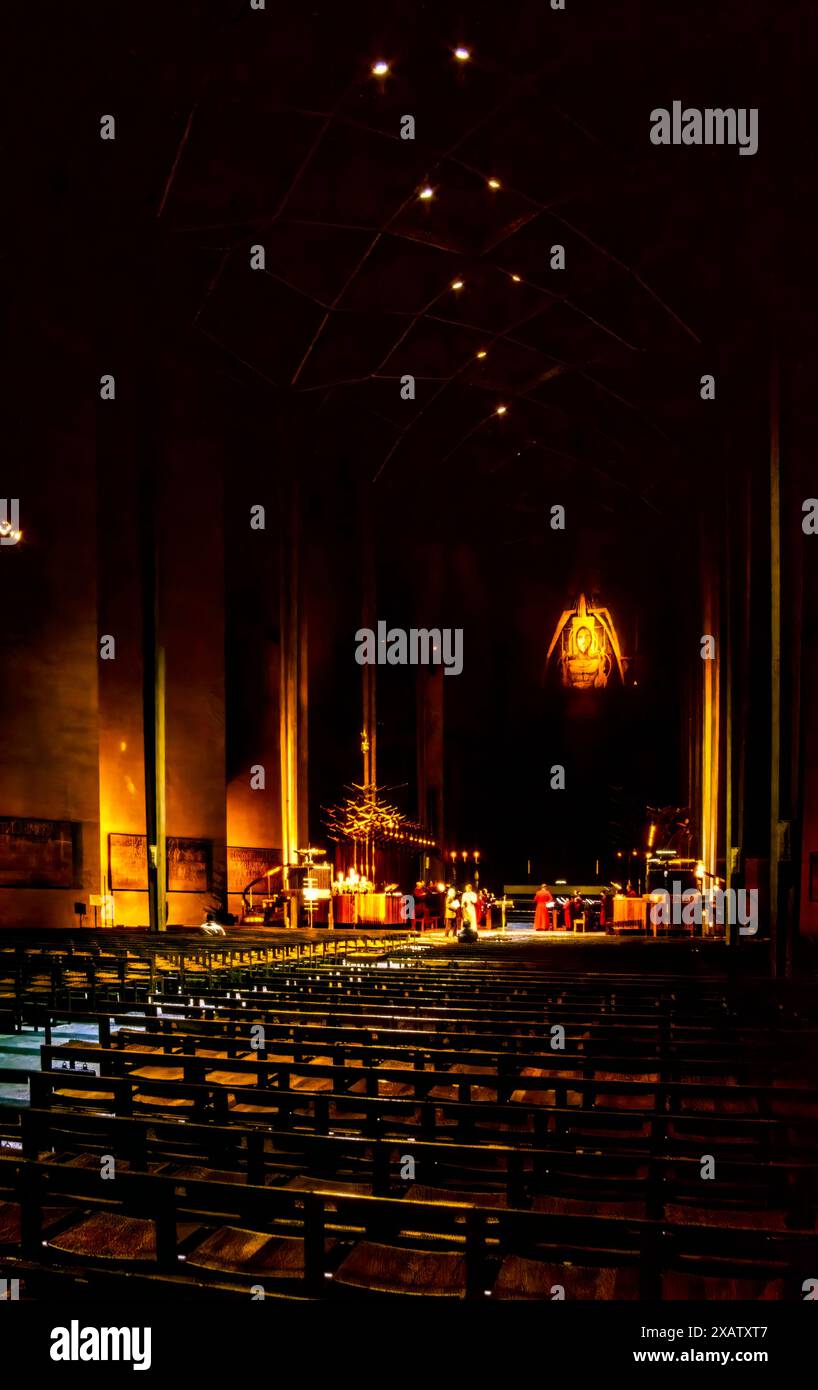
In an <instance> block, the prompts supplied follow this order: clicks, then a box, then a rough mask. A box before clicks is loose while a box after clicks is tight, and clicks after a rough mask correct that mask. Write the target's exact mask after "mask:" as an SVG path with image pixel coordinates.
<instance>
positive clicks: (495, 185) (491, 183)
mask: <svg viewBox="0 0 818 1390" xmlns="http://www.w3.org/2000/svg"><path fill="white" fill-rule="evenodd" d="M499 187H500V180H499V179H489V188H499Z"/></svg>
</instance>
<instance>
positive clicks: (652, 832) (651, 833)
mask: <svg viewBox="0 0 818 1390" xmlns="http://www.w3.org/2000/svg"><path fill="white" fill-rule="evenodd" d="M655 839H656V826H655V824H654V823H653V822H651V825H650V829H649V830H648V849H653V842H654V840H655Z"/></svg>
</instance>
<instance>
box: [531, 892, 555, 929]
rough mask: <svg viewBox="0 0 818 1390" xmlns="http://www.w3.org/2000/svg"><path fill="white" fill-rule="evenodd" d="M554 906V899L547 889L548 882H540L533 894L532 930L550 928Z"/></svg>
mask: <svg viewBox="0 0 818 1390" xmlns="http://www.w3.org/2000/svg"><path fill="white" fill-rule="evenodd" d="M553 907H554V899H553V897H552V895H551V893H550V891H549V888H548V884H547V883H542V884H540V887H539V888H538V890H537V892H536V893H535V894H534V930H535V931H550V930H551V912H552V910H553Z"/></svg>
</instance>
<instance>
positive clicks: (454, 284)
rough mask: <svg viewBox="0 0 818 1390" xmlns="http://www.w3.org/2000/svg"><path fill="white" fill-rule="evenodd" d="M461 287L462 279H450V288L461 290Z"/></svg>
mask: <svg viewBox="0 0 818 1390" xmlns="http://www.w3.org/2000/svg"><path fill="white" fill-rule="evenodd" d="M462 288H463V281H462V280H452V289H453V290H462Z"/></svg>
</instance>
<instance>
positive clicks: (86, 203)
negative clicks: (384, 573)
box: [21, 0, 807, 512]
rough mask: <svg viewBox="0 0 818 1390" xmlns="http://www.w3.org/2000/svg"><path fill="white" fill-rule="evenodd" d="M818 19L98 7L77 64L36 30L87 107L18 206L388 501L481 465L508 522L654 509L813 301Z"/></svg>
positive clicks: (64, 125) (573, 7)
mask: <svg viewBox="0 0 818 1390" xmlns="http://www.w3.org/2000/svg"><path fill="white" fill-rule="evenodd" d="M795 9H796V10H797V9H798V7H795ZM806 22H807V21H806V19H805V17H804V16H803V15H798V14H789V13H788V12H787V11H786V8H785V10H784V13H783V14H782V12H781V9H780V8H779V7H776V8H774V7H772V6H769V7H758V6H756V7H751V6H745V5H739V4H734V3H732V0H730V3H724V4H722V5H713V4H710V3H700V2H699V0H685V2H684V3H681V2H680V3H678V4H675V3H667V4H662V5H660V6H657V5H655V4H650V5H647V4H634V3H624V4H615V5H614V4H607V5H603V4H596V5H591V6H589V5H579V4H577V3H575V0H567V3H566V8H565V10H564V11H560V10H557V11H554V10H552V9H551V8H550V6H549V4H548V3H547V0H511V2H510V3H509V4H508V5H505V6H503V5H497V4H491V5H489V4H487V3H485V4H484V3H477V0H474V3H472V4H470V5H464V6H459V7H458V6H450V5H447V4H437V3H434V4H432V3H429V4H423V3H421V4H416V5H412V6H402V5H401V6H391V5H388V4H384V3H380V4H369V5H366V4H364V5H358V6H355V5H351V6H350V5H346V4H345V5H329V4H325V3H321V4H308V3H307V4H304V5H292V6H287V5H285V6H282V5H280V4H278V3H274V0H268V3H267V6H266V8H265V10H263V11H258V10H251V9H250V7H249V5H247V4H246V3H215V2H214V3H200V4H190V5H185V4H181V5H174V6H167V5H165V4H153V3H148V4H143V3H138V4H137V3H123V4H121V5H118V6H117V7H115V12H111V9H110V7H109V6H97V5H93V4H92V5H89V6H88V7H87V8H85V9H84V10H83V12H82V13H79V14H78V13H77V11H76V7H71V15H70V27H71V49H72V52H73V53H77V50H78V43H77V25H80V26H82V25H84V26H85V33H84V42H83V43H81V44H80V45H79V48H80V49H81V53H82V56H81V57H80V58H79V61H78V62H77V63H76V64H75V65H73V66H72V69H71V71H70V72H68V71H66V70H65V68H64V65H63V63H62V53H63V52H64V44H65V43H67V41H68V30H67V29H64V30H63V29H61V27H60V21H59V19H57V20H56V21H55V24H54V26H52V27H51V29H50V30H49V31H48V32H46V33H45V35H43V34H42V32H41V35H40V47H39V49H38V50H37V55H38V56H37V64H38V70H39V75H40V77H41V78H44V80H45V81H46V83H51V84H52V85H53V88H54V89H55V90H59V91H60V92H61V93H62V99H63V108H62V109H63V118H62V119H61V121H60V122H58V123H57V128H55V120H54V109H53V108H54V103H53V102H52V104H51V113H50V116H49V115H47V114H46V115H41V116H40V117H39V124H38V120H37V118H36V117H35V118H34V120H33V126H32V130H31V135H32V144H35V143H36V142H37V140H38V137H42V136H44V134H45V127H48V135H49V140H48V142H46V145H45V152H44V151H43V149H40V150H39V152H38V158H37V159H36V160H35V161H34V168H35V170H36V171H37V172H33V171H32V168H31V165H30V163H29V164H27V165H26V168H25V170H24V171H22V170H21V184H22V189H21V192H22V197H23V206H24V208H25V206H26V194H27V193H28V196H29V199H30V205H31V215H32V218H33V220H34V222H35V223H36V224H37V226H38V227H39V237H38V234H37V232H36V231H35V233H34V238H33V244H34V246H36V247H39V246H40V245H41V239H42V238H47V235H48V233H47V230H46V229H47V226H48V220H49V217H50V215H51V214H54V215H55V216H58V217H59V222H60V227H61V234H62V239H63V242H64V244H63V246H62V247H61V249H60V250H57V249H56V248H52V250H53V252H54V254H56V255H57V257H58V260H60V264H61V265H62V266H63V269H64V271H65V270H67V269H68V267H69V266H70V267H71V271H72V273H73V275H74V276H75V277H76V278H77V281H78V283H79V284H80V285H81V284H82V283H83V278H84V276H85V275H86V274H87V276H88V277H89V280H91V281H93V282H94V284H95V294H96V295H97V298H98V297H99V283H100V275H99V262H100V258H102V259H103V260H105V258H107V260H108V263H109V265H110V266H111V267H112V268H113V273H114V274H119V275H120V276H121V277H122V279H123V282H127V281H128V280H129V279H130V278H131V277H134V283H138V284H145V283H148V282H149V283H150V284H151V285H152V286H153V290H154V293H155V299H154V308H153V310H152V312H154V313H155V318H156V324H155V329H156V337H157V341H158V342H161V341H164V340H169V339H172V340H175V341H176V342H177V343H178V344H180V345H181V347H182V350H183V351H184V350H188V351H190V352H192V353H194V354H199V355H201V356H203V357H204V360H205V361H206V362H208V363H209V364H210V365H212V366H213V367H214V369H215V370H216V372H217V373H224V374H226V375H227V376H229V377H230V378H232V379H233V380H234V381H235V382H237V383H238V384H239V385H240V388H241V389H242V390H243V391H246V392H247V393H249V395H250V396H252V398H253V399H254V401H256V402H257V406H256V408H258V409H261V410H262V411H263V410H265V409H269V410H270V411H271V412H281V411H282V410H286V409H292V410H293V411H295V412H297V413H300V416H301V418H302V419H305V420H306V421H307V422H308V423H309V426H310V428H311V429H313V430H314V439H315V452H316V456H317V457H318V459H319V461H320V460H321V459H324V460H326V459H327V458H328V457H329V456H330V455H331V453H332V451H333V449H334V448H335V447H346V448H347V449H349V448H350V447H352V446H353V445H354V449H355V451H356V454H357V456H358V458H359V461H360V466H361V469H362V473H363V475H364V476H365V477H366V478H367V479H368V480H370V481H372V482H373V483H375V484H376V486H377V487H378V488H379V489H381V491H382V492H383V491H384V490H386V491H387V492H388V491H389V490H390V489H392V490H394V489H398V490H400V489H402V488H405V487H406V485H407V483H408V484H410V485H411V486H412V487H414V486H415V485H416V484H417V483H418V481H423V480H435V479H437V480H439V479H440V478H442V477H447V478H451V479H453V480H458V479H460V480H469V481H470V483H474V481H475V480H481V481H482V483H483V484H484V485H485V486H486V487H487V488H488V489H489V492H490V494H491V495H494V494H495V493H496V494H497V495H500V494H501V493H502V495H503V497H504V499H505V500H504V505H508V506H511V507H513V506H514V505H519V504H520V499H521V498H522V499H524V498H525V497H527V496H529V495H532V490H533V494H534V495H537V494H538V491H539V490H540V489H541V487H542V486H543V485H546V484H547V486H551V485H552V484H553V481H554V480H555V479H559V480H561V481H563V482H564V483H565V484H566V486H568V485H570V486H571V487H573V488H575V489H577V490H578V491H579V493H582V492H584V491H587V490H588V489H589V488H593V489H594V490H595V494H596V495H597V496H598V497H599V498H600V499H601V501H602V504H603V505H604V506H607V507H615V508H620V507H624V508H625V509H629V508H632V507H634V506H635V507H636V508H637V509H640V508H643V507H647V508H648V509H650V510H651V511H653V512H657V511H658V512H661V511H662V510H663V509H665V508H666V507H667V506H668V505H669V503H670V502H671V501H675V500H677V499H678V489H679V487H680V486H685V485H686V483H687V481H688V480H689V479H690V478H691V477H692V478H694V479H695V478H696V477H697V475H698V473H699V470H701V469H702V468H704V469H705V470H706V469H707V468H709V467H710V466H711V463H712V460H713V458H714V457H717V456H718V454H719V451H720V450H721V449H722V448H723V444H724V435H725V431H728V432H732V433H733V435H735V428H736V425H735V422H736V419H737V418H738V417H740V416H741V413H742V411H743V410H744V409H745V407H746V405H747V403H748V397H752V396H753V395H754V391H755V383H754V382H753V383H750V381H749V380H748V373H749V374H750V375H751V376H752V374H753V373H754V372H755V370H756V369H757V370H758V372H759V379H760V380H763V376H764V372H765V370H766V367H765V364H764V362H763V361H761V360H760V358H761V357H763V354H764V350H765V349H764V344H765V342H766V341H767V338H768V336H769V335H768V329H769V323H770V321H773V322H775V323H776V324H777V325H780V326H783V327H785V328H786V324H787V321H788V318H790V317H791V316H793V315H795V316H797V314H798V312H799V302H800V297H801V287H800V284H799V278H798V273H797V270H796V267H797V265H798V263H799V254H800V248H799V247H798V246H797V245H793V242H792V239H791V234H790V233H788V238H789V239H787V238H785V237H784V236H783V235H782V232H781V228H782V226H783V225H784V221H785V216H786V215H787V213H788V211H789V209H788V206H787V205H788V202H790V201H791V200H792V199H793V198H798V197H799V191H800V188H801V187H802V185H803V180H804V171H803V170H802V169H801V166H800V163H799V161H798V158H797V156H796V154H795V153H794V152H793V145H792V140H791V139H790V136H791V134H792V132H791V130H790V128H789V126H788V121H789V119H790V116H791V115H792V113H793V112H795V111H797V110H798V95H799V81H800V65H799V57H798V55H799V52H800V50H801V48H802V46H803V45H804V39H805V34H804V27H805V25H806ZM62 23H63V25H67V24H68V23H69V20H68V18H67V17H66V18H64V19H63V21H62ZM34 42H35V41H34V37H33V38H32V48H33V47H34ZM458 47H461V48H462V49H463V50H464V51H465V52H467V53H468V58H464V57H462V55H461V57H460V58H458V57H457V56H456V55H455V51H454V50H456V49H457V48H458ZM377 62H381V63H383V64H385V65H386V66H387V68H388V71H387V72H385V73H384V74H383V75H381V76H377V75H375V74H374V73H373V70H372V69H373V65H374V64H375V63H377ZM675 99H683V100H684V101H685V102H688V103H691V104H695V103H699V104H701V105H708V104H709V105H718V106H729V105H734V106H739V105H744V106H755V107H758V108H759V110H760V118H759V127H760V145H759V151H758V154H757V155H755V156H753V157H751V158H745V157H741V156H740V155H739V152H738V150H737V149H735V148H721V149H716V148H709V149H708V148H693V149H684V148H683V149H678V148H656V147H654V146H652V145H651V143H650V141H649V116H650V111H651V109H652V108H653V107H655V106H657V105H664V106H669V105H670V104H671V102H672V101H673V100H675ZM57 104H58V105H59V103H57ZM108 112H110V113H112V114H115V116H116V119H117V139H116V141H115V142H108V143H106V142H103V141H100V140H99V139H98V123H99V117H100V115H102V114H103V113H108ZM407 116H411V117H412V120H413V122H414V138H413V139H403V138H402V137H401V131H402V128H403V129H404V130H405V128H406V121H405V119H404V118H405V117H407ZM793 119H794V117H793ZM41 143H42V141H41ZM38 178H39V180H40V182H39V185H38V183H37V180H38ZM424 191H426V192H427V193H430V194H431V196H423V194H424ZM805 242H806V238H805ZM259 245H260V246H262V247H263V248H264V257H265V266H264V269H263V270H258V269H256V270H254V269H252V267H251V247H253V246H259ZM554 247H563V248H564V261H565V265H564V268H554V266H553V265H552V260H553V256H554V252H553V250H552V248H554ZM60 257H61V258H62V259H60ZM146 268H147V269H146ZM461 284H462V287H461V288H453V286H454V285H461ZM705 372H713V373H715V374H717V376H718V382H719V385H718V395H717V402H716V403H714V405H713V406H712V407H709V406H706V405H703V404H702V402H701V401H700V397H699V382H700V377H701V375H702V374H703V373H705ZM406 376H411V377H413V378H414V383H415V387H414V392H415V393H414V398H413V399H405V398H404V396H405V395H406V392H405V391H404V392H403V393H402V392H401V383H402V379H403V378H405V377H406ZM748 387H749V390H748ZM498 412H499V413H498Z"/></svg>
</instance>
